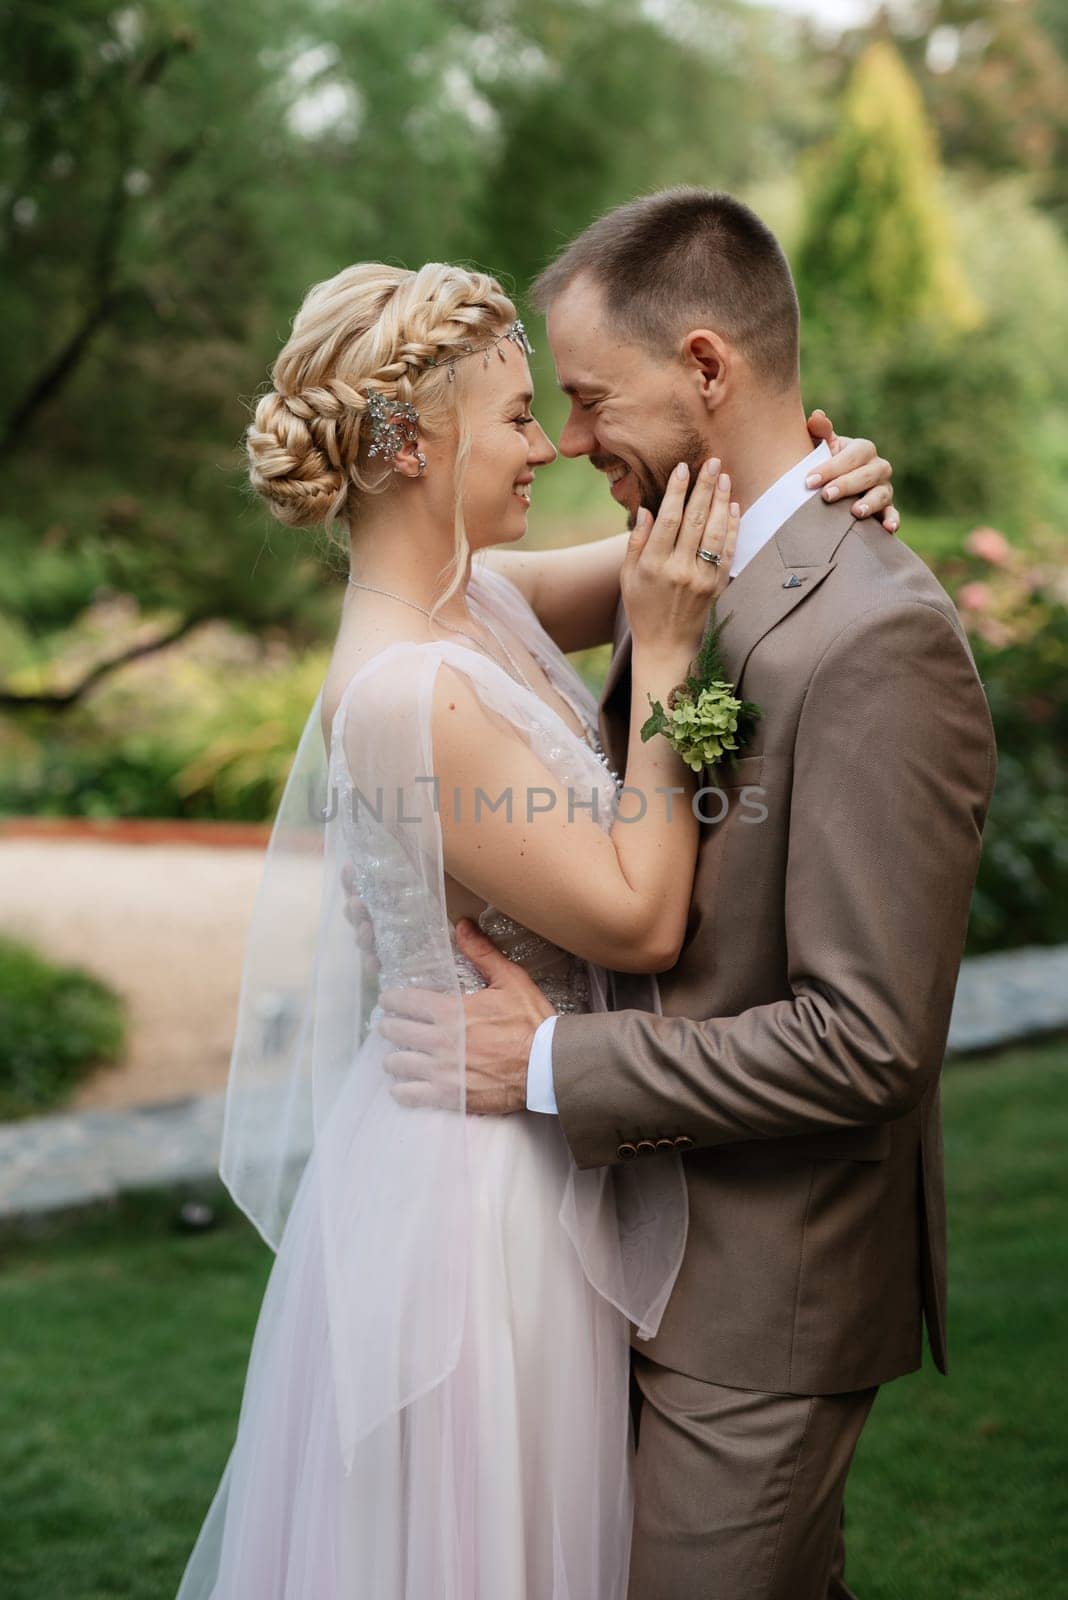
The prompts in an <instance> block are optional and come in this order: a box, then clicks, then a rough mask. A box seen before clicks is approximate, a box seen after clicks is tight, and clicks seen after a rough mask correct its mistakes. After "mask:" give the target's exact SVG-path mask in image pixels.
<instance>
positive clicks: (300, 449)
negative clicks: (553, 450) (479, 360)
mask: <svg viewBox="0 0 1068 1600" xmlns="http://www.w3.org/2000/svg"><path fill="white" fill-rule="evenodd" d="M515 315H516V311H515V306H514V305H513V304H512V301H511V300H510V299H509V298H508V296H507V295H506V294H505V292H504V290H503V289H502V288H501V286H500V284H499V283H498V282H497V280H496V279H495V278H491V277H490V276H489V275H488V274H487V273H483V272H475V271H472V270H470V269H468V268H466V267H454V266H449V265H447V264H445V263H443V262H438V261H431V262H428V263H427V264H426V265H425V266H423V267H420V269H419V271H418V272H410V271H407V270H406V269H405V268H403V267H392V266H386V265H384V264H383V263H381V262H377V261H363V262H359V263H358V264H357V265H355V266H351V267H346V268H345V269H344V270H343V271H341V272H339V273H337V275H336V276H335V277H333V278H327V279H326V280H325V281H324V282H322V283H317V284H315V285H314V287H313V288H311V289H310V290H309V291H308V293H307V295H306V296H305V299H304V303H303V305H302V306H301V308H300V310H299V311H298V312H297V315H296V317H295V318H294V319H293V331H292V333H291V335H290V337H289V339H288V341H287V343H286V344H285V346H284V348H283V349H282V350H281V352H280V353H279V356H278V359H277V360H276V361H275V363H274V366H273V367H272V368H271V381H272V385H273V387H272V388H270V389H269V390H268V391H267V392H266V393H265V394H263V395H262V396H261V397H260V398H259V400H258V401H257V403H256V409H255V414H254V417H253V420H252V423H251V425H250V426H249V428H248V430H247V432H246V434H245V448H246V451H247V454H248V461H249V478H250V481H251V484H252V487H253V488H254V489H255V491H256V492H257V494H259V495H261V496H262V497H263V499H264V500H266V502H267V504H268V506H269V507H270V510H271V513H272V515H274V516H275V517H277V518H278V520H279V521H280V522H284V523H287V524H288V525H289V526H290V527H298V528H305V527H315V526H317V525H319V524H322V525H324V526H325V527H326V528H327V530H329V529H330V528H331V527H332V526H333V524H334V523H335V522H340V523H343V524H344V525H345V528H346V533H348V532H350V531H351V529H352V527H353V526H354V524H355V522H356V520H357V519H358V516H359V511H360V505H361V503H362V501H363V499H364V496H366V495H370V494H376V493H380V492H382V491H383V490H385V489H386V488H388V487H389V485H390V482H391V481H392V478H393V474H392V472H391V471H390V469H389V468H388V467H386V468H385V470H384V471H381V470H377V471H376V470H375V463H374V462H371V463H370V464H368V461H367V429H366V428H365V427H364V417H365V415H366V411H367V400H366V395H367V392H368V391H369V390H371V389H377V390H378V391H379V392H380V393H381V394H384V395H386V396H387V397H388V398H390V399H395V400H398V401H402V402H404V401H407V402H410V403H411V404H413V405H415V406H417V407H418V409H419V425H420V429H421V431H422V432H423V433H424V434H426V435H427V436H428V437H431V438H432V437H435V436H440V435H441V433H442V432H443V431H445V430H446V429H448V428H449V427H450V426H457V424H459V448H458V463H457V556H458V557H459V556H460V554H461V551H462V550H464V551H465V550H466V538H465V537H464V533H463V518H462V512H461V510H460V498H461V495H460V490H461V480H462V476H463V472H462V468H463V465H464V461H465V459H466V455H467V451H468V449H469V446H470V439H469V436H468V435H467V434H466V430H465V428H464V426H463V418H462V407H461V406H460V405H459V403H458V402H459V401H460V400H461V399H462V396H463V393H464V388H465V383H464V378H465V368H466V367H467V365H468V363H465V362H461V363H459V364H458V366H457V368H456V375H455V381H454V382H450V381H449V373H448V369H447V368H446V367H444V366H438V367H429V368H428V367H427V362H428V361H441V360H443V359H445V358H447V357H448V356H449V355H450V354H452V353H455V354H460V353H462V352H463V347H464V346H465V345H466V344H476V345H477V344H479V343H481V342H483V341H484V340H488V339H491V338H493V337H494V335H496V334H498V333H500V332H501V331H502V329H503V328H504V327H506V326H507V325H508V324H509V323H511V322H512V321H514V319H515ZM471 364H472V365H473V364H474V363H471Z"/></svg>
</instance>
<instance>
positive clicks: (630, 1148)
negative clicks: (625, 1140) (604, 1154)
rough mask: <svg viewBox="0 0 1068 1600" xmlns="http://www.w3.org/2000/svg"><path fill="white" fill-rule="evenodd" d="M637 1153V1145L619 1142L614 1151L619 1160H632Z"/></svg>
mask: <svg viewBox="0 0 1068 1600" xmlns="http://www.w3.org/2000/svg"><path fill="white" fill-rule="evenodd" d="M637 1154H638V1147H637V1145H633V1144H621V1145H620V1147H619V1149H618V1150H617V1151H616V1155H617V1156H618V1157H619V1159H620V1161H633V1160H634V1157H635V1156H636V1155H637Z"/></svg>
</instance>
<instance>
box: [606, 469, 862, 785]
mask: <svg viewBox="0 0 1068 1600" xmlns="http://www.w3.org/2000/svg"><path fill="white" fill-rule="evenodd" d="M853 522H854V518H853V514H852V512H851V511H850V510H849V508H848V506H845V505H837V506H829V505H827V503H826V502H825V501H824V500H822V499H821V498H820V496H819V495H814V496H812V498H811V499H809V500H806V501H805V503H804V504H803V505H802V506H800V507H799V508H798V510H797V511H795V512H794V514H793V516H792V517H790V518H789V519H788V520H787V521H786V522H784V523H783V525H782V527H781V528H780V529H779V531H778V532H777V533H776V534H775V536H774V537H773V538H771V539H769V540H768V542H767V544H766V545H764V546H763V547H762V548H761V549H760V550H759V551H758V552H757V554H756V555H755V556H754V557H753V559H752V561H750V562H749V563H748V565H747V566H746V567H744V568H743V570H742V571H741V572H740V573H739V574H738V576H737V577H736V578H734V579H733V580H732V581H731V583H730V585H729V586H728V588H727V591H726V593H725V594H724V595H723V596H722V597H721V599H720V602H719V613H720V616H721V619H722V622H723V635H722V639H721V649H722V655H723V660H724V663H725V665H726V668H727V675H728V677H729V678H730V680H731V682H732V683H734V684H735V686H736V687H737V688H739V689H740V688H741V686H742V676H743V674H744V672H745V667H746V662H747V661H748V660H749V657H750V655H751V654H752V652H753V650H754V649H755V648H756V646H757V645H758V644H759V643H760V641H761V639H763V638H765V637H766V636H767V635H768V634H769V633H770V632H771V630H772V629H773V628H776V627H778V625H779V623H780V622H782V620H783V618H784V617H788V616H789V615H790V613H791V611H794V610H796V608H797V607H798V606H799V605H802V604H803V603H804V601H805V600H807V598H808V596H809V595H810V594H814V593H815V591H816V590H817V589H818V588H819V586H820V584H821V583H822V582H823V580H824V578H826V577H827V576H828V574H829V573H831V572H833V571H834V567H835V559H834V558H835V551H836V550H837V549H838V546H839V545H840V544H841V542H842V540H843V539H844V538H845V536H846V534H847V533H848V532H849V529H850V528H851V527H852V526H853ZM619 617H620V623H619V629H617V635H616V648H615V651H614V653H613V656H612V660H611V663H610V665H609V668H608V672H607V675H606V677H605V681H604V689H603V691H602V694H601V704H600V727H601V741H602V743H603V744H604V747H605V749H606V750H607V751H608V754H609V756H610V758H611V761H612V765H613V766H614V767H615V768H616V769H617V770H618V771H620V772H622V770H623V764H624V761H625V760H626V754H627V733H628V729H629V726H630V658H631V642H630V629H629V628H628V627H627V625H626V617H625V614H624V612H623V607H622V606H620V608H619Z"/></svg>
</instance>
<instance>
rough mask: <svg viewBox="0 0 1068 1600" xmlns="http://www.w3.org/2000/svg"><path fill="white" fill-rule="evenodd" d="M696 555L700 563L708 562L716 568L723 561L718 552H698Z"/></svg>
mask: <svg viewBox="0 0 1068 1600" xmlns="http://www.w3.org/2000/svg"><path fill="white" fill-rule="evenodd" d="M697 554H698V555H699V556H700V558H701V560H702V561H710V562H711V563H712V565H713V566H714V567H718V566H719V564H720V562H721V561H722V560H723V556H722V555H721V554H720V552H719V551H718V550H698V552H697Z"/></svg>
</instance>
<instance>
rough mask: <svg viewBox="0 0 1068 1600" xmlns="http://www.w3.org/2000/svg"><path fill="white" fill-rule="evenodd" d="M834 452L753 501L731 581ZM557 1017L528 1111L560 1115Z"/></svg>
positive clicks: (808, 494)
mask: <svg viewBox="0 0 1068 1600" xmlns="http://www.w3.org/2000/svg"><path fill="white" fill-rule="evenodd" d="M830 459H831V452H830V450H829V448H828V446H827V445H826V443H825V442H823V441H822V440H821V442H820V443H819V444H818V445H817V446H816V448H815V450H813V451H811V452H810V453H809V454H808V455H807V456H806V457H805V458H804V460H803V461H799V462H798V463H797V465H796V466H794V467H791V468H790V470H789V471H788V472H784V473H783V475H782V477H781V478H776V480H775V482H774V483H773V484H772V486H771V488H770V489H765V491H764V493H763V494H762V495H761V496H760V499H759V500H754V502H753V504H752V505H751V506H750V507H749V510H748V511H746V512H745V514H744V515H743V517H742V520H741V522H740V523H739V524H738V547H737V549H736V550H735V552H734V560H733V561H732V562H731V572H730V575H731V577H732V578H736V577H737V576H738V574H739V572H741V570H742V568H743V567H745V566H748V564H749V562H750V561H752V559H753V557H754V556H755V555H756V554H757V553H758V552H759V551H760V550H762V549H763V548H764V546H765V545H766V544H767V542H768V540H769V539H771V538H773V537H774V535H775V534H777V533H778V531H779V529H780V528H781V527H782V525H783V523H784V522H788V521H789V519H790V518H791V517H792V516H793V514H794V512H795V511H797V510H798V509H799V508H800V507H801V506H803V505H804V503H805V501H806V500H811V499H812V496H813V495H814V494H818V493H819V489H818V488H817V489H809V488H808V487H807V485H806V483H805V479H806V478H807V477H808V475H809V473H810V472H811V471H812V470H813V469H814V468H815V467H818V466H819V464H820V462H822V461H829V460H830ZM555 1027H556V1017H555V1016H551V1017H546V1019H545V1021H544V1022H543V1023H542V1024H541V1025H540V1027H539V1028H538V1030H537V1032H536V1033H535V1035H534V1038H533V1041H532V1043H531V1046H530V1057H529V1059H528V1061H527V1110H528V1111H544V1112H547V1113H549V1114H550V1115H552V1116H556V1115H557V1114H558V1107H557V1104H556V1092H555V1088H554V1085H553V1029H554V1028H555Z"/></svg>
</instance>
